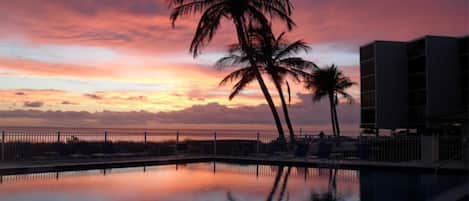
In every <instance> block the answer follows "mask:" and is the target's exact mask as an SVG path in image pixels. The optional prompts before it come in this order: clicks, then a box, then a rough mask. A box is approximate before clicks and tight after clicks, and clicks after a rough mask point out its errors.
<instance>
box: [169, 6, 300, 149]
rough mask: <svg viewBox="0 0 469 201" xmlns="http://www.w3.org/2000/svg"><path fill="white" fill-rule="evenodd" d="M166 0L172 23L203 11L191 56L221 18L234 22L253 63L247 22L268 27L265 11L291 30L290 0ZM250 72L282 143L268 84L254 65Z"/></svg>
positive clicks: (198, 50)
mask: <svg viewBox="0 0 469 201" xmlns="http://www.w3.org/2000/svg"><path fill="white" fill-rule="evenodd" d="M169 2H170V6H172V7H173V11H172V13H171V16H170V19H171V21H172V23H173V26H174V24H175V22H176V20H177V19H178V18H179V17H181V16H190V15H193V14H196V13H201V14H202V15H201V18H200V20H199V24H198V25H197V30H196V33H195V35H194V38H193V39H192V43H191V46H190V51H191V52H192V54H193V55H194V57H195V56H197V55H198V54H199V53H200V51H201V49H202V48H203V47H204V46H205V45H206V44H207V43H208V42H210V41H211V40H212V38H213V36H214V35H215V33H216V31H217V30H218V28H219V25H220V22H221V19H223V18H226V19H229V20H231V21H232V22H233V23H234V25H235V28H236V33H237V38H238V43H239V44H240V45H241V47H242V49H243V50H244V51H245V52H246V53H247V54H248V55H249V63H250V64H251V66H252V67H255V66H256V62H255V61H254V58H253V56H252V55H253V50H252V48H251V43H250V42H249V40H248V35H247V32H246V30H247V28H246V26H247V24H248V23H249V24H256V25H259V26H261V27H269V26H270V24H269V20H268V19H267V18H266V17H265V14H267V15H269V16H270V17H276V18H278V19H280V20H281V21H283V22H284V23H285V24H286V26H287V28H288V30H291V29H292V27H293V26H294V22H293V21H292V20H291V19H290V14H291V9H292V5H291V3H290V1H289V0H169ZM252 73H254V76H255V79H256V80H257V81H258V83H259V86H260V88H261V90H262V93H263V94H264V97H265V99H266V101H267V103H268V105H269V107H270V110H271V112H272V115H273V117H274V120H275V124H276V126H277V131H278V133H279V138H280V140H283V142H282V143H283V144H285V135H284V132H283V128H282V124H281V122H280V117H279V115H278V112H277V110H276V108H275V104H274V102H273V100H272V97H271V95H270V93H269V91H268V88H267V86H266V84H265V82H264V80H263V79H262V76H261V74H260V72H259V71H258V70H255V68H254V70H253V72H252Z"/></svg>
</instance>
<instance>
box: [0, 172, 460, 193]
mask: <svg viewBox="0 0 469 201" xmlns="http://www.w3.org/2000/svg"><path fill="white" fill-rule="evenodd" d="M0 181H1V183H0V200H2V201H23V200H25V201H26V200H28V201H84V200H86V201H188V200H195V201H218V200H220V201H225V200H226V201H230V200H233V201H234V200H236V201H265V200H267V201H269V200H276V201H277V200H290V201H319V200H321V201H326V200H343V201H369V200H382V201H396V200H399V201H424V200H431V199H432V198H436V197H438V196H439V195H442V194H444V193H445V192H447V191H449V190H451V189H457V188H458V187H459V186H460V185H461V184H463V183H464V182H467V177H464V176H461V175H439V176H435V175H432V174H424V173H415V172H414V173H410V172H409V173H406V172H402V171H400V172H397V171H396V172H394V171H378V170H342V169H327V168H324V169H317V168H304V167H280V166H266V165H234V164H225V163H194V164H187V165H165V166H149V167H137V168H121V169H105V170H90V171H77V172H50V173H40V174H27V175H10V176H2V177H1V180H0Z"/></svg>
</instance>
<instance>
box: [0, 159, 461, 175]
mask: <svg viewBox="0 0 469 201" xmlns="http://www.w3.org/2000/svg"><path fill="white" fill-rule="evenodd" d="M213 161H215V162H226V163H241V164H267V165H285V166H308V167H324V168H341V169H363V168H371V169H391V170H396V169H402V170H406V171H409V170H415V171H419V172H421V171H429V172H436V171H438V172H451V173H463V174H468V173H469V168H468V167H467V165H465V164H464V163H462V162H457V161H450V162H442V163H437V164H435V163H425V162H422V161H407V162H383V161H362V160H346V159H314V158H295V157H292V156H213V155H205V156H187V155H178V156H159V157H133V158H132V157H127V158H88V159H68V160H48V161H43V160H36V161H9V162H0V175H11V174H24V173H37V172H51V171H75V170H89V169H105V168H122V167H136V166H150V165H167V164H176V163H194V162H213Z"/></svg>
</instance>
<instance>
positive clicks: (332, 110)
mask: <svg viewBox="0 0 469 201" xmlns="http://www.w3.org/2000/svg"><path fill="white" fill-rule="evenodd" d="M329 105H330V112H331V124H332V132H333V135H334V136H336V130H335V128H336V127H335V118H334V98H333V95H332V94H329Z"/></svg>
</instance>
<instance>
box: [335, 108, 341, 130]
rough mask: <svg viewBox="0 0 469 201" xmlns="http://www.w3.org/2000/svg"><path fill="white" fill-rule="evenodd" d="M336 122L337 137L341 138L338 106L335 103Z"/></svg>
mask: <svg viewBox="0 0 469 201" xmlns="http://www.w3.org/2000/svg"><path fill="white" fill-rule="evenodd" d="M334 120H335V130H336V132H337V136H340V128H339V119H338V115H337V104H335V103H334Z"/></svg>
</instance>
